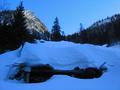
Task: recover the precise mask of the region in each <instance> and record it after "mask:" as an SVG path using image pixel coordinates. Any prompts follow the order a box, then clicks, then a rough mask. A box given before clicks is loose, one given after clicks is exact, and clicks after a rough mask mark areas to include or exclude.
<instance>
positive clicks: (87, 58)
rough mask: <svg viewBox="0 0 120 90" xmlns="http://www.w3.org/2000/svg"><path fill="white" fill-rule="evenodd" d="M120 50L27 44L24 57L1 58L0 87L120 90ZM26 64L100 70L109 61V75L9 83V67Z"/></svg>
mask: <svg viewBox="0 0 120 90" xmlns="http://www.w3.org/2000/svg"><path fill="white" fill-rule="evenodd" d="M119 49H120V47H119V46H117V47H109V48H107V47H105V46H95V45H90V44H74V43H71V42H65V41H61V42H48V41H45V43H40V42H39V41H38V43H37V44H29V43H26V44H25V47H24V48H23V50H22V53H21V57H18V55H19V51H20V49H19V50H15V51H12V52H8V53H5V54H2V55H0V60H1V62H0V71H1V74H0V88H1V89H2V90H8V89H11V90H21V89H22V90H50V89H51V90H120V86H119V82H120V78H119V75H120V68H119V67H120V55H119V54H120V50H119ZM21 62H27V63H29V64H38V63H43V64H51V65H52V66H53V67H54V68H57V69H73V68H74V67H76V66H79V67H82V68H85V67H88V66H92V67H99V66H100V65H101V64H102V63H104V62H106V63H107V64H106V66H107V67H108V72H106V73H105V74H104V75H103V76H102V77H101V78H98V79H86V80H84V79H76V78H72V77H69V76H60V75H59V76H53V77H52V78H51V79H50V80H48V81H47V82H44V83H37V84H23V83H19V82H15V81H13V82H12V81H8V80H6V76H7V75H8V71H9V65H11V64H13V63H21Z"/></svg>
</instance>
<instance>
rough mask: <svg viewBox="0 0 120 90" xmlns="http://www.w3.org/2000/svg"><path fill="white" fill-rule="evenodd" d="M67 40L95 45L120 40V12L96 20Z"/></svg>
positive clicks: (110, 43)
mask: <svg viewBox="0 0 120 90" xmlns="http://www.w3.org/2000/svg"><path fill="white" fill-rule="evenodd" d="M66 40H67V41H72V42H76V43H83V44H84V43H89V44H95V45H104V44H108V46H109V45H112V44H115V43H118V42H120V14H116V15H114V16H112V17H107V18H106V19H103V20H100V21H97V22H95V23H94V24H93V25H91V26H90V27H88V28H86V29H83V30H81V31H80V32H77V33H74V34H72V35H68V36H67V37H66Z"/></svg>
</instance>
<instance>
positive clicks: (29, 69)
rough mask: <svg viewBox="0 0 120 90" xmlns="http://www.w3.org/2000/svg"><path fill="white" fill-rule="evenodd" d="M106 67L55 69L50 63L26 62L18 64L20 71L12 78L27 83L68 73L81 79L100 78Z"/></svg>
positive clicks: (42, 80)
mask: <svg viewBox="0 0 120 90" xmlns="http://www.w3.org/2000/svg"><path fill="white" fill-rule="evenodd" d="M104 71H105V68H95V67H88V68H85V69H80V68H79V67H75V68H74V69H73V70H59V69H54V68H53V67H52V66H50V65H48V64H45V65H44V64H40V65H33V66H26V65H25V64H20V65H18V71H17V73H16V74H14V75H13V78H12V79H16V80H24V82H25V83H38V82H45V81H47V80H49V79H50V78H51V77H52V76H53V75H68V76H71V77H75V78H79V79H92V78H99V77H100V76H101V75H102V74H103V72H104Z"/></svg>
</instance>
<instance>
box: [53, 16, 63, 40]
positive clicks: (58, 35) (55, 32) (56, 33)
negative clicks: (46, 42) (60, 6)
mask: <svg viewBox="0 0 120 90" xmlns="http://www.w3.org/2000/svg"><path fill="white" fill-rule="evenodd" d="M51 40H52V41H61V40H62V36H61V30H60V26H59V20H58V18H57V17H56V18H55V21H54V25H53V27H52V33H51Z"/></svg>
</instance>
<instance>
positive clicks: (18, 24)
mask: <svg viewBox="0 0 120 90" xmlns="http://www.w3.org/2000/svg"><path fill="white" fill-rule="evenodd" d="M13 30H14V35H15V39H14V41H15V43H16V44H17V47H19V46H20V45H24V43H25V42H32V41H34V38H33V37H32V36H31V35H30V33H29V31H28V30H27V25H26V18H25V15H24V6H23V2H20V5H19V6H18V7H17V8H16V11H15V13H14V22H13Z"/></svg>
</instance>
